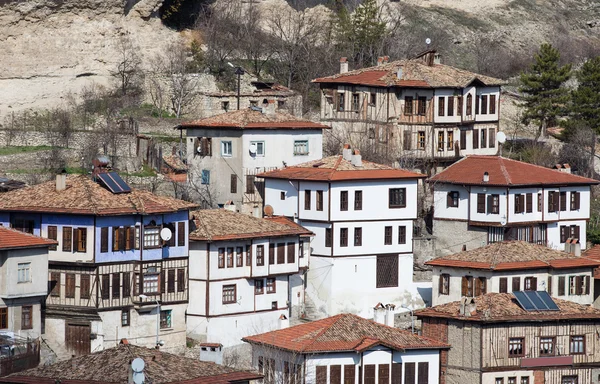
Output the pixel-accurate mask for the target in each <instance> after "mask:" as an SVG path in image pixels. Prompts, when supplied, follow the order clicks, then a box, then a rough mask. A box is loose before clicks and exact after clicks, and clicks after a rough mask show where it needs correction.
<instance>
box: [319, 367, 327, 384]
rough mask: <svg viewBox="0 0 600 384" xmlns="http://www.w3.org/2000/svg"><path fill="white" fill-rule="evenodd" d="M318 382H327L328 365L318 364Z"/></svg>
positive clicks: (322, 383) (323, 383) (325, 383)
mask: <svg viewBox="0 0 600 384" xmlns="http://www.w3.org/2000/svg"><path fill="white" fill-rule="evenodd" d="M316 384H327V366H326V365H317V380H316Z"/></svg>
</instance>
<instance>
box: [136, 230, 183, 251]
mask: <svg viewBox="0 0 600 384" xmlns="http://www.w3.org/2000/svg"><path fill="white" fill-rule="evenodd" d="M172 230H173V237H172V238H171V240H170V242H169V245H173V246H174V245H175V227H173V228H172ZM134 247H135V227H126V228H125V250H126V251H131V250H132V249H133V248H134Z"/></svg>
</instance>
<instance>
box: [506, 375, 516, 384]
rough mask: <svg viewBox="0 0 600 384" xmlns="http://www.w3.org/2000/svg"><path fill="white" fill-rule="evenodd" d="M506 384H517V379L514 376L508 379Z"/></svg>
mask: <svg viewBox="0 0 600 384" xmlns="http://www.w3.org/2000/svg"><path fill="white" fill-rule="evenodd" d="M506 384H517V378H516V377H515V376H511V377H509V378H508V381H507V382H506Z"/></svg>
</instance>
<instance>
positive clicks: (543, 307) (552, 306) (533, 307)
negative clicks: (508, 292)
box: [513, 291, 559, 311]
mask: <svg viewBox="0 0 600 384" xmlns="http://www.w3.org/2000/svg"><path fill="white" fill-rule="evenodd" d="M513 295H515V298H516V299H517V301H518V302H519V304H520V305H521V307H522V308H523V309H524V310H526V311H558V310H559V308H558V306H557V305H556V303H555V302H554V300H552V297H550V295H549V294H548V292H546V291H515V292H513Z"/></svg>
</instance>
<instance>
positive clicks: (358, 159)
mask: <svg viewBox="0 0 600 384" xmlns="http://www.w3.org/2000/svg"><path fill="white" fill-rule="evenodd" d="M352 165H354V166H355V167H362V156H361V155H360V151H359V150H358V149H355V150H354V154H353V155H352Z"/></svg>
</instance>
